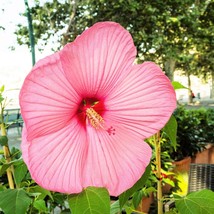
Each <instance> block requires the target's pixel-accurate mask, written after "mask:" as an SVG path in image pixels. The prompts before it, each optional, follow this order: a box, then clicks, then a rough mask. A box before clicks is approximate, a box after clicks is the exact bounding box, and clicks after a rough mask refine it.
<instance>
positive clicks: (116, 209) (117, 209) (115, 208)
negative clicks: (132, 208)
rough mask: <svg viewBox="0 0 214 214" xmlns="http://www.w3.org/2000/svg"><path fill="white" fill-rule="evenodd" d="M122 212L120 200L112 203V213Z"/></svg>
mask: <svg viewBox="0 0 214 214" xmlns="http://www.w3.org/2000/svg"><path fill="white" fill-rule="evenodd" d="M119 212H120V203H119V200H117V201H115V202H114V203H112V204H111V209H110V214H118V213H119Z"/></svg>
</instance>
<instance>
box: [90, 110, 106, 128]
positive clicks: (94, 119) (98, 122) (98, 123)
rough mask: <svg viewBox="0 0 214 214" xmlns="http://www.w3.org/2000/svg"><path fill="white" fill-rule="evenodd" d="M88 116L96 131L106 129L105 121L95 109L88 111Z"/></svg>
mask: <svg viewBox="0 0 214 214" xmlns="http://www.w3.org/2000/svg"><path fill="white" fill-rule="evenodd" d="M86 116H87V118H88V120H89V122H90V124H91V126H92V127H94V128H95V129H99V128H102V129H104V119H103V118H102V117H101V116H100V115H99V114H98V113H97V112H96V111H95V110H94V109H93V108H88V109H87V110H86Z"/></svg>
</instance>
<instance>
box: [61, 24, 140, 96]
mask: <svg viewBox="0 0 214 214" xmlns="http://www.w3.org/2000/svg"><path fill="white" fill-rule="evenodd" d="M135 56H136V48H135V46H134V44H133V40H132V37H131V35H130V34H129V32H128V31H126V30H125V29H124V28H123V27H121V26H120V25H119V24H117V23H113V22H100V23H97V24H95V25H94V26H92V27H91V28H89V29H87V30H86V31H84V32H83V33H82V35H80V36H79V37H77V39H76V40H75V41H74V42H73V43H70V44H68V45H66V46H65V47H64V49H63V50H62V51H61V52H60V57H61V60H62V66H63V69H64V71H65V74H66V76H67V77H68V79H69V81H70V82H71V84H72V85H73V87H74V88H75V89H76V91H78V93H79V94H80V96H86V97H93V96H94V97H97V98H99V97H104V96H106V95H107V94H108V93H109V92H110V91H111V90H112V89H113V87H114V85H115V84H116V83H117V82H120V81H121V80H122V79H123V78H124V76H126V75H127V68H128V67H130V66H131V65H132V64H133V63H134V59H135Z"/></svg>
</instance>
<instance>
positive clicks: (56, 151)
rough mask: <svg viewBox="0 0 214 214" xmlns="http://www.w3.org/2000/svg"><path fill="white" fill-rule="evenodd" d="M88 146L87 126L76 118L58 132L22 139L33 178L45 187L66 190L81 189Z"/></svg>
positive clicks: (78, 190) (74, 190) (76, 190)
mask: <svg viewBox="0 0 214 214" xmlns="http://www.w3.org/2000/svg"><path fill="white" fill-rule="evenodd" d="M87 148H88V146H87V143H86V132H85V129H84V128H83V127H82V126H81V125H79V122H78V120H77V119H75V118H73V119H72V122H71V123H70V124H69V125H68V126H66V127H65V128H62V129H61V130H59V131H57V132H54V133H51V134H49V135H46V136H42V137H39V138H35V139H33V141H31V142H27V141H23V142H22V149H24V150H23V155H24V156H23V158H24V160H25V162H26V164H27V165H28V169H29V171H30V173H31V176H32V178H33V179H34V180H35V181H36V182H37V183H38V184H39V185H40V186H42V187H43V188H45V189H49V190H52V191H57V192H63V193H78V192H81V191H82V179H83V176H82V172H83V167H84V164H85V156H86V154H87Z"/></svg>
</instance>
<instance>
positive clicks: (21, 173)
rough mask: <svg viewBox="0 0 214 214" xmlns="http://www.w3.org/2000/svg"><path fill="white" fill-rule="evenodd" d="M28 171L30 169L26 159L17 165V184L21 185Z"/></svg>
mask: <svg viewBox="0 0 214 214" xmlns="http://www.w3.org/2000/svg"><path fill="white" fill-rule="evenodd" d="M27 172H28V169H27V166H26V164H25V163H24V161H22V162H21V164H19V165H18V166H16V167H15V171H14V179H15V182H16V185H19V184H20V183H21V182H22V180H23V178H24V177H25V175H26V174H27Z"/></svg>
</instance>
